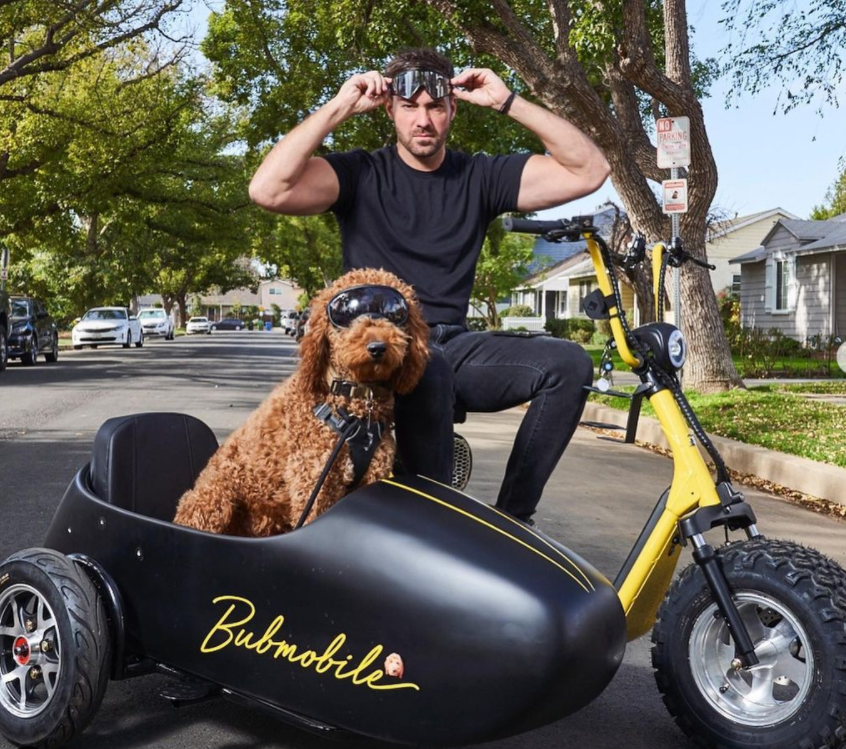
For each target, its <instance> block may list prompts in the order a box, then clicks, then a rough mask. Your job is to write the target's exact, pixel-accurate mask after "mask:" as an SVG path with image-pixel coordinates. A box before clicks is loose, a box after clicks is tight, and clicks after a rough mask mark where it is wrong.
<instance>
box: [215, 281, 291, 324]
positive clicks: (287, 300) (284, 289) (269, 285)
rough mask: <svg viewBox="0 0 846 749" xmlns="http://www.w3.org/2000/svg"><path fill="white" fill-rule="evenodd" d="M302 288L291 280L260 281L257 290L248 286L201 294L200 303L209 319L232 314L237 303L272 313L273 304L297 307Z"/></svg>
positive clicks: (267, 313)
mask: <svg viewBox="0 0 846 749" xmlns="http://www.w3.org/2000/svg"><path fill="white" fill-rule="evenodd" d="M302 293H303V290H302V289H301V288H299V287H298V286H296V285H295V284H294V283H293V282H292V281H283V280H279V279H274V280H272V281H262V282H261V283H260V284H259V287H258V291H257V292H254V291H252V290H251V289H249V288H243V289H232V290H230V291H227V292H226V293H225V294H202V295H201V296H200V305H201V307H202V308H203V314H204V315H207V316H208V318H209V319H210V320H220V319H222V318H224V317H228V316H230V315H231V314H232V308H233V306H235V305H236V304H239V305H240V306H241V308H242V309H243V308H244V307H258V308H259V309H261V310H262V312H264V313H265V314H266V316H268V317H269V316H270V315H272V312H273V305H274V304H275V305H276V306H277V307H279V308H280V309H297V307H298V306H299V297H300V295H301V294H302Z"/></svg>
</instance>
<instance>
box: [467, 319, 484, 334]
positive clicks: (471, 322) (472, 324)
mask: <svg viewBox="0 0 846 749" xmlns="http://www.w3.org/2000/svg"><path fill="white" fill-rule="evenodd" d="M487 329H488V322H487V320H485V318H484V317H468V318H467V330H472V331H474V332H482V331H485V330H487Z"/></svg>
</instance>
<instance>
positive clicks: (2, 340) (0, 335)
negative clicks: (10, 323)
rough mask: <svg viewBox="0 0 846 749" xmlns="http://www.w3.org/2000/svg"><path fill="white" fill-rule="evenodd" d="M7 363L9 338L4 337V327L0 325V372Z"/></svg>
mask: <svg viewBox="0 0 846 749" xmlns="http://www.w3.org/2000/svg"><path fill="white" fill-rule="evenodd" d="M8 363H9V340H8V339H7V338H6V328H4V327H0V372H2V371H3V370H4V369H6V365H7V364H8Z"/></svg>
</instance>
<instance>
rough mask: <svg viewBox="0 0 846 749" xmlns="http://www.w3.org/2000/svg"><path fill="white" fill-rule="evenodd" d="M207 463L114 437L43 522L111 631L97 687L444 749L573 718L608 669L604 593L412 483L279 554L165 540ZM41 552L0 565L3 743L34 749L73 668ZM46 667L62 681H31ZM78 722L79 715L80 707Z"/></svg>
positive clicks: (119, 424)
mask: <svg viewBox="0 0 846 749" xmlns="http://www.w3.org/2000/svg"><path fill="white" fill-rule="evenodd" d="M216 447H217V443H216V440H215V438H214V436H213V434H212V432H211V431H210V430H209V429H208V427H207V426H205V425H204V424H203V423H202V422H200V421H198V420H197V419H194V418H192V417H190V416H186V415H181V414H140V415H134V416H128V417H120V418H117V419H111V420H110V421H108V422H106V423H105V424H104V426H103V427H102V428H101V430H100V432H99V433H98V435H97V437H96V440H95V444H94V452H93V456H92V458H91V461H90V463H89V464H88V465H86V466H84V467H83V468H82V469H81V470H80V471H79V472H78V474H77V475H76V477H75V478H74V480H73V482H72V483H71V485H70V486H69V487H68V489H67V491H66V493H65V495H64V497H63V499H62V501H61V504H60V505H59V507H58V510H57V512H56V515H55V517H54V519H53V522H52V524H51V526H50V529H49V532H48V534H47V538H46V541H45V547H46V548H47V549H49V550H54V552H61V554H62V555H65V556H66V557H69V558H70V560H72V561H71V562H69V565H70V566H71V567H73V568H75V569H76V570H81V571H83V572H84V573H85V574H84V576H85V577H87V578H89V579H90V580H91V582H93V585H94V588H95V589H96V591H97V595H98V597H99V598H100V600H101V602H102V606H103V609H104V611H105V615H106V619H107V625H108V626H103V627H101V629H100V630H99V633H98V634H97V637H99V638H108V640H109V642H108V647H105V646H104V647H103V648H100V649H96V650H89V651H87V652H89V653H93V652H98V653H102V654H103V655H102V657H103V658H106V659H107V661H108V662H107V663H105V664H103V665H102V669H103V670H107V671H108V675H109V676H110V677H111V678H112V679H121V678H127V677H130V676H133V675H135V674H141V673H149V672H150V671H152V670H156V669H157V670H160V671H165V672H167V673H170V674H173V675H176V676H179V677H184V678H185V679H186V683H187V685H188V687H187V688H188V691H187V692H186V695H185V699H184V700H183V701H184V702H190V701H191V700H192V699H194V698H199V697H207V696H223V697H226V698H229V699H232V700H236V701H240V702H242V703H250V704H253V705H255V706H257V707H260V708H264V709H267V710H270V711H272V712H274V713H275V714H276V715H278V716H279V717H281V718H283V719H284V720H287V721H289V722H293V723H296V724H299V725H301V726H304V727H307V728H310V729H311V730H316V731H320V732H325V733H328V732H332V731H336V732H352V733H355V734H363V735H366V736H370V737H374V738H378V739H382V740H387V741H393V742H398V743H409V744H412V743H413V744H426V745H460V744H467V743H475V742H479V741H487V740H492V739H497V738H501V737H504V736H508V735H512V734H516V733H520V732H523V731H527V730H529V729H532V728H535V727H537V726H540V725H542V724H546V723H549V722H551V721H554V720H557V719H559V718H561V717H563V716H565V715H567V714H569V713H572V712H573V711H575V710H578V709H579V708H581V707H582V706H584V705H585V704H587V703H588V702H590V701H591V700H593V699H594V698H595V697H596V696H597V695H598V694H599V693H600V692H601V691H602V690H603V689H604V688H605V686H606V685H607V684H608V683H609V681H610V680H611V678H612V677H613V675H614V674H615V672H616V670H617V668H618V667H619V665H620V663H621V661H622V658H623V653H624V649H625V642H626V627H625V618H624V614H623V610H622V607H621V605H620V602H619V600H618V597H617V594H616V592H615V590H614V588H613V587H612V585H611V584H610V583H609V582H608V580H606V578H605V577H603V576H602V575H601V574H600V573H599V572H597V571H596V570H595V569H594V568H593V567H591V566H590V565H589V564H588V563H587V562H585V561H584V560H583V559H581V558H580V557H578V556H577V555H576V554H574V553H573V552H571V551H569V550H568V549H566V548H564V547H563V546H561V545H560V544H558V543H556V542H555V541H553V540H551V539H549V538H547V537H546V536H544V535H543V534H542V533H539V532H538V531H536V530H534V529H532V528H529V527H527V526H526V525H524V524H522V523H520V522H518V521H515V520H513V519H512V518H510V517H508V516H506V515H504V514H503V513H500V512H498V511H497V510H495V509H493V508H491V507H489V506H488V505H486V504H484V503H482V502H479V501H477V500H474V499H472V498H471V497H469V496H467V495H465V494H463V493H461V492H458V491H455V490H453V489H451V488H449V487H447V486H443V485H441V484H438V483H436V482H433V481H431V480H427V479H425V478H422V477H397V478H391V479H388V480H385V481H381V482H379V483H376V484H373V485H370V486H367V487H364V488H362V489H359V490H357V491H355V492H353V493H351V494H350V495H349V496H347V497H346V498H345V499H343V500H342V501H341V502H339V503H338V504H337V505H335V506H334V507H333V508H332V509H331V510H329V511H328V512H326V513H325V514H324V515H322V516H321V517H320V518H318V519H317V520H315V521H314V522H312V523H310V524H309V525H307V526H305V527H303V528H302V529H300V530H297V531H294V532H292V533H289V534H286V535H282V536H276V537H271V538H260V539H253V538H236V537H229V536H220V535H213V534H209V533H204V532H199V531H195V530H192V529H188V528H184V527H181V526H177V525H174V524H172V523H171V522H169V520H170V518H171V517H172V516H173V513H174V510H175V507H176V502H177V500H178V498H179V497H180V496H181V494H182V493H183V492H184V491H185V490H186V489H187V488H188V487H190V486H191V485H192V484H193V482H194V480H195V478H196V476H197V475H198V474H199V472H200V471H201V470H202V468H203V466H204V465H205V463H206V461H207V460H208V458H209V457H210V456H211V454H212V453H213V452H214V450H215V449H216ZM54 552H50V554H52V556H51V557H50V559H53V558H54V557H58V556H59V555H57V554H55V553H54ZM39 553H43V554H47V552H45V551H43V550H32V551H31V553H30V554H29V556H27V554H19V555H14V556H13V557H12V558H10V560H9V561H7V562H6V563H5V565H3V567H0V641H2V642H0V645H2V646H3V647H5V646H6V645H7V644H8V645H9V646H10V647H9V650H8V653H7V654H4V655H3V657H2V659H0V671H2V672H3V676H4V679H3V681H2V682H0V690H2V691H0V732H2V733H5V734H6V735H7V736H10V738H11V739H12V740H13V741H17V742H19V743H27V742H30V743H32V744H33V745H38V742H37V741H34V740H33V732H36V733H38V732H40V733H39V735H41V736H42V740H45V739H43V736H47V735H48V734H49V732H50V731H53V733H55V731H56V729H55V726H51V725H43V726H41V727H40V728H38V731H36V730H35V728H33V727H32V726H35V725H36V724H39V725H40V724H42V723H49V721H51V720H52V721H53V722H56V721H61V719H62V718H61V711H60V710H59V709H58V708H56V709H54V708H55V707H56V706H54V705H51V701H55V700H61V699H65V697H64V696H63V695H64V694H65V691H68V690H64V691H63V689H64V685H63V683H62V681H61V680H62V679H63V678H67V679H69V678H71V677H72V676H74V674H76V671H75V669H76V668H77V666H74V665H73V664H71V663H69V662H67V660H68V654H69V652H71V651H72V649H73V648H74V647H76V645H75V642H74V640H73V638H71V637H70V636H68V635H67V634H66V635H65V639H64V641H63V642H61V648H62V649H63V651H64V652H59V650H60V647H59V645H60V644H59V642H58V639H59V635H61V633H62V632H69V631H70V630H67V625H66V623H65V618H68V617H66V614H65V612H62V611H60V610H59V609H61V606H60V599H59V598H56V594H55V592H54V591H42V589H41V587H39V586H40V585H41V586H42V587H43V586H45V585H47V583H46V582H43V580H44V576H43V575H41V573H45V572H46V573H48V577H49V573H50V569H51V568H50V564H48V563H47V562H45V563H44V564H41V565H40V568H39V569H34V570H31V571H30V573H31V574H30V573H27V574H30V576H29V577H28V578H26V575H25V574H24V572H25V571H26V570H24V572H22V571H21V570H22V569H23V568H22V564H23V562H25V561H26V560H27V559H31V558H37V557H38V554H39ZM16 557H20V558H19V559H17V561H15V560H16ZM48 561H49V560H48ZM32 566H33V567H39V563H38V562H33V565H32ZM39 575H41V576H40V577H39ZM24 578H26V579H24ZM39 581H42V582H41V583H39ZM61 587H62V583H61V582H59V583H56V588H61ZM33 592H34V595H35V599H32V598H29V597H28V596H31V595H32V593H33ZM48 593H49V595H48ZM39 596H40V598H39ZM78 598H79V600H77V599H74V601H72V603H73V605H74V606H77V607H80V606H82V603H81V599H82V596H80V597H78ZM41 603H46V604H48V605H47V606H46V608H43V610H44V611H49V612H50V614H49V615H48V614H43V615H42V608H39V606H40V605H41ZM4 605H5V608H4ZM4 612H5V613H4ZM9 612H11V613H9ZM20 612H24V613H26V614H27V615H29V614H31V615H32V617H33V618H32V619H29V618H28V616H26V615H23V614H21V613H20ZM51 617H52V618H51ZM77 618H78V617H77ZM42 619H43V620H42ZM70 619H72V617H70V618H68V620H69V621H70ZM96 619H97V617H96V616H94V617H92V621H96ZM51 626H52V627H53V631H54V641H53V642H52V643H48V645H44V644H43V642H44V640H46V639H48V638H49V631H50V628H51ZM63 627H65V628H64V629H63ZM90 629H95V627H94V625H92V627H91V628H90ZM19 630H20V631H19ZM39 632H40V633H41V635H40V636H41V637H42V640H41V641H37V636H36V635H37V633H39ZM45 633H48V634H45ZM83 639H84V638H83ZM6 640H8V641H9V642H8V643H6V642H5V641H6ZM11 646H14V647H11ZM45 648H46V649H45ZM24 656H26V658H28V659H29V658H31V659H35V658H36V657H38V658H41V661H39V663H40V664H43V665H38V664H37V663H36V661H35V660H32V663H36V666H35V667H33V668H32V670H31V672H27V673H33V672H35V670H36V668H41V672H40V673H39V674H37V675H36V676H34V677H33V679H35V678H36V677H37V678H40V679H41V680H42V681H43V682H44V685H45V688H44V689H43V690H41V691H39V689H38V688H37V687H38V684H37V683H36V682H35V681H33V682H32V683H29V682H28V681H27V679H29V678H30V676H28V675H26V674H25V673H24V671H25V668H26V667H29V664H30V661H27V663H26V664H24V663H23V660H22V659H23V657H24ZM51 656H52V658H53V661H56V663H57V664H58V665H53V666H49V667H48V664H51V663H53V661H51V660H50V658H51ZM92 657H93V656H92ZM78 660H79V659H77V661H78ZM22 664H23V665H22ZM62 664H64V666H63V665H62ZM63 668H64V670H62V669H63ZM95 670H96V668H95ZM13 672H14V673H15V674H18V675H19V678H18V679H15V678H11V677H9V676H8V675H9V674H10V673H13ZM48 674H50V675H48ZM51 681H52V684H50V682H51ZM48 687H49V688H48ZM97 689H101V688H100V687H97ZM95 691H97V690H95ZM171 697H173V695H171ZM68 699H71V698H70V697H68ZM91 702H92V705H93V708H92V709H96V704H97V702H98V699H97V696H96V695H93V696H92V700H91ZM62 707H64V706H62V705H59V708H62ZM77 707H78V706H77ZM65 712H67V709H66V710H65ZM51 716H53V717H51ZM30 718H32V719H33V721H32V725H31V726H30V729H31V730H30V733H28V734H21V730H22V729H21V727H20V726H21V723H26V721H27V720H29V719H30ZM83 722H84V721H83ZM21 735H24V737H25V738H26V741H21ZM36 738H37V737H36Z"/></svg>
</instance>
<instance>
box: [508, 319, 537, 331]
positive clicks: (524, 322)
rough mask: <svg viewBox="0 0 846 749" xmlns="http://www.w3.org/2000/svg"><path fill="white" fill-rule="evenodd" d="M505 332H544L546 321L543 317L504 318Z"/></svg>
mask: <svg viewBox="0 0 846 749" xmlns="http://www.w3.org/2000/svg"><path fill="white" fill-rule="evenodd" d="M501 322H502V329H503V330H517V329H523V330H543V329H544V328H543V325H544V323H545V322H546V320H545V319H544V318H543V317H503V318H502V320H501Z"/></svg>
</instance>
